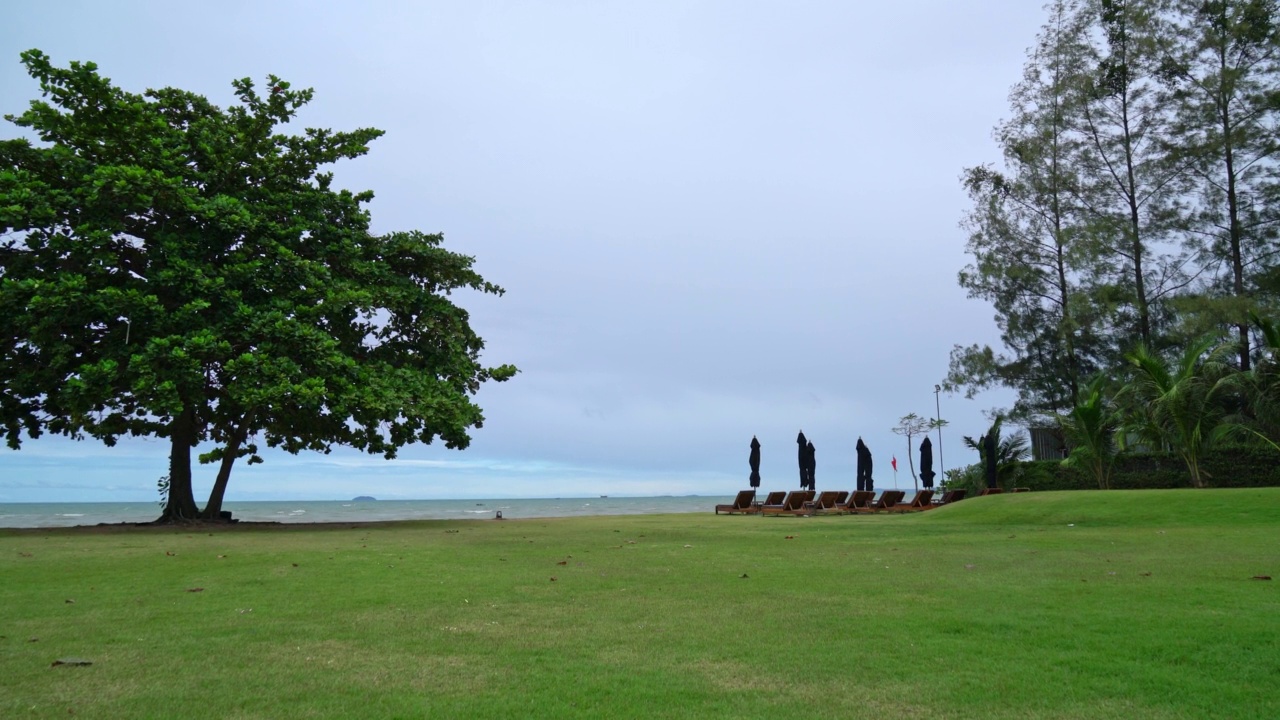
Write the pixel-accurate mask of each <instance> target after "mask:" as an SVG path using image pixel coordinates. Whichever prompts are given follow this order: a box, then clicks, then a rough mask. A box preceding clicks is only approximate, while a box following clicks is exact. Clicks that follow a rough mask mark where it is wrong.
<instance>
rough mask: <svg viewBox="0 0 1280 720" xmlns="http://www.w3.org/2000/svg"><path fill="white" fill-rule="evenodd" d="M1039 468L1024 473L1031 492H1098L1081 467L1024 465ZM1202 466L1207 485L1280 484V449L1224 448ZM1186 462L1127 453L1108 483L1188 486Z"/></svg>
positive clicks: (1164, 455) (1042, 462)
mask: <svg viewBox="0 0 1280 720" xmlns="http://www.w3.org/2000/svg"><path fill="white" fill-rule="evenodd" d="M1027 464H1028V465H1034V466H1038V469H1039V470H1041V472H1032V473H1027V474H1026V476H1025V477H1026V479H1025V481H1024V486H1025V487H1030V488H1031V489H1033V490H1096V489H1097V487H1098V483H1097V481H1096V480H1095V479H1094V478H1093V477H1092V476H1091V475H1089V474H1088V473H1087V472H1084V471H1083V469H1081V468H1072V467H1068V466H1065V465H1063V464H1062V462H1061V461H1058V460H1037V461H1034V462H1030V463H1027ZM1201 467H1202V468H1203V469H1204V473H1205V475H1206V477H1205V485H1206V486H1207V487H1219V488H1238V487H1275V486H1280V452H1277V451H1276V450H1275V449H1274V448H1268V447H1257V446H1230V447H1222V448H1218V449H1216V450H1213V451H1211V452H1209V453H1207V454H1206V455H1205V457H1204V460H1203V462H1202V463H1201ZM1191 486H1192V485H1191V475H1190V473H1189V472H1188V471H1187V466H1186V463H1184V462H1183V461H1182V459H1181V458H1179V457H1178V456H1177V455H1174V454H1173V453H1131V454H1124V455H1120V456H1119V457H1118V458H1116V464H1115V470H1114V473H1113V475H1112V477H1111V487H1112V488H1115V489H1118V490H1147V489H1153V488H1183V487H1191Z"/></svg>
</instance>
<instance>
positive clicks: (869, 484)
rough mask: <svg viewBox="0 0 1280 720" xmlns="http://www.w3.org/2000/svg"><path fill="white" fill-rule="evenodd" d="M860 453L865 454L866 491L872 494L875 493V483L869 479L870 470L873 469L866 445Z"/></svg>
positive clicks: (869, 449) (869, 451)
mask: <svg viewBox="0 0 1280 720" xmlns="http://www.w3.org/2000/svg"><path fill="white" fill-rule="evenodd" d="M862 452H864V453H866V455H867V487H866V489H867V490H870V491H872V492H875V489H876V481H875V480H874V479H873V478H872V477H871V470H872V467H873V463H872V462H871V448H869V447H867V446H866V445H863V446H862Z"/></svg>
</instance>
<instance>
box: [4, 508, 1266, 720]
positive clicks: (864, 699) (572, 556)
mask: <svg viewBox="0 0 1280 720" xmlns="http://www.w3.org/2000/svg"><path fill="white" fill-rule="evenodd" d="M1259 575H1262V576H1272V577H1276V578H1277V579H1276V580H1275V581H1265V580H1257V579H1254V576H1259ZM69 657H75V658H84V659H87V660H91V661H92V662H93V664H92V665H88V666H58V667H51V663H53V662H54V661H55V660H57V659H60V658H69ZM1278 679H1280V488H1268V489H1257V490H1243V489H1242V490H1169V491H1157V490H1149V491H1134V492H1125V491H1111V492H1105V493H1104V492H1072V493H1022V494H1016V495H1004V496H994V497H987V498H974V499H970V500H965V501H964V502H962V503H958V504H956V505H954V506H950V507H945V508H941V509H938V510H933V511H930V512H927V513H922V514H915V515H894V516H855V517H821V518H803V519H801V518H761V517H742V516H735V517H726V516H718V517H717V516H715V515H713V514H712V513H711V508H710V507H708V509H707V512H706V513H705V514H701V515H660V516H613V517H596V518H565V519H538V520H505V521H494V520H484V521H471V522H439V521H437V522H414V523H392V524H383V525H372V526H356V527H352V526H350V525H335V526H281V527H261V526H258V527H244V526H240V527H232V528H217V529H205V528H192V529H174V528H167V529H155V528H136V529H135V528H129V529H119V528H110V529H73V530H40V531H31V530H4V531H0V717H3V718H27V717H41V718H52V717H57V718H66V717H81V718H84V717H91V718H92V717H100V718H146V717H174V718H177V717H182V718H285V717H288V718H314V717H326V718H329V717H332V718H378V717H404V718H418V717H432V718H467V717H504V718H525V717H549V718H579V717H580V718H607V717H618V718H714V717H724V718H768V719H769V720H780V719H782V718H827V717H829V718H862V717H866V718H903V717H905V718H915V717H919V718H1064V719H1065V718H1126V719H1133V718H1210V717H1219V718H1277V717H1280V692H1278V690H1280V688H1278V687H1277V685H1278V683H1277V680H1278Z"/></svg>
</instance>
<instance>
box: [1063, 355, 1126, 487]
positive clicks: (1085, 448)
mask: <svg viewBox="0 0 1280 720" xmlns="http://www.w3.org/2000/svg"><path fill="white" fill-rule="evenodd" d="M1107 382H1108V380H1107V378H1106V376H1104V375H1098V376H1095V377H1094V378H1093V380H1091V381H1090V382H1089V384H1088V385H1086V386H1085V387H1084V388H1082V389H1081V391H1080V398H1079V399H1078V400H1077V401H1076V406H1075V408H1073V409H1072V411H1071V413H1070V414H1069V415H1063V416H1061V417H1060V418H1059V421H1058V422H1059V426H1060V427H1061V428H1062V432H1063V434H1064V435H1065V437H1066V440H1067V444H1068V446H1069V447H1070V448H1071V454H1070V456H1068V457H1067V459H1066V460H1064V461H1063V462H1064V463H1066V464H1067V465H1071V466H1084V467H1085V468H1087V469H1088V470H1089V472H1090V473H1092V474H1093V476H1094V478H1095V479H1096V480H1097V482H1098V488H1099V489H1102V490H1106V489H1108V488H1110V487H1111V466H1112V465H1113V464H1114V463H1115V457H1116V452H1117V447H1116V431H1117V430H1118V429H1119V427H1120V417H1119V416H1118V415H1117V413H1116V412H1115V409H1114V408H1113V407H1112V404H1111V402H1110V400H1109V399H1108V398H1107V397H1106V395H1105V393H1106V388H1107Z"/></svg>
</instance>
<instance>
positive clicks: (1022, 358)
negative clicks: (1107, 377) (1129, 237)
mask: <svg viewBox="0 0 1280 720" xmlns="http://www.w3.org/2000/svg"><path fill="white" fill-rule="evenodd" d="M1050 13H1051V17H1050V20H1049V21H1048V22H1047V23H1046V24H1045V27H1044V28H1043V29H1042V31H1041V33H1040V36H1039V38H1038V39H1037V43H1036V45H1035V47H1034V48H1033V49H1032V51H1031V52H1030V54H1029V57H1028V60H1027V64H1026V66H1025V67H1024V69H1023V78H1022V80H1021V82H1019V83H1018V84H1017V85H1015V86H1014V88H1013V90H1012V92H1011V93H1010V106H1011V109H1012V111H1013V114H1012V117H1011V118H1010V119H1009V120H1008V121H1006V122H1004V123H1002V124H1001V125H1000V126H999V127H998V128H997V130H996V139H997V140H998V141H999V143H1000V145H1001V148H1002V149H1003V151H1004V168H1003V169H996V168H992V167H988V166H979V167H975V168H969V169H968V170H966V171H965V173H964V176H963V181H964V185H965V188H966V190H968V192H969V196H970V199H971V200H972V202H973V209H972V210H971V211H970V212H969V213H968V214H967V215H966V217H965V219H964V222H963V223H962V226H963V227H964V228H965V230H967V231H968V233H969V242H968V247H967V251H968V252H969V254H970V255H971V256H972V257H973V262H972V263H971V264H970V265H968V266H967V267H965V268H964V269H963V270H962V271H961V272H960V275H959V281H960V286H961V287H963V288H965V290H967V291H968V293H969V296H970V297H976V298H981V299H984V300H987V301H989V302H991V303H992V305H993V306H994V309H995V312H996V323H997V325H998V326H999V327H1000V335H1001V340H1002V342H1003V345H1004V348H1003V349H1002V350H999V351H997V350H994V349H992V348H991V347H989V346H980V345H971V346H967V347H966V346H957V347H956V348H955V349H954V350H953V351H952V354H951V367H950V370H949V372H948V376H947V386H948V388H959V387H964V388H965V389H966V391H967V393H968V395H969V396H972V395H973V394H974V393H976V392H978V391H980V390H983V389H986V388H988V387H991V386H996V385H1003V386H1007V387H1011V388H1014V389H1016V390H1017V391H1018V400H1017V403H1016V404H1015V406H1014V408H1013V411H1012V413H1011V416H1012V417H1014V418H1016V419H1018V420H1020V421H1031V422H1036V421H1045V420H1046V419H1048V418H1054V417H1056V416H1057V415H1058V414H1059V413H1062V412H1065V411H1066V410H1067V409H1068V408H1070V407H1071V405H1072V403H1073V401H1074V399H1075V393H1076V388H1077V384H1078V382H1079V379H1080V378H1081V377H1084V376H1087V375H1089V374H1091V373H1092V372H1093V371H1094V370H1095V368H1096V367H1097V363H1098V354H1099V352H1100V348H1101V347H1102V346H1103V344H1104V341H1103V339H1102V334H1101V333H1100V332H1099V330H1100V327H1099V321H1100V317H1099V315H1098V313H1097V312H1096V311H1095V309H1094V308H1095V305H1096V304H1095V303H1094V302H1093V301H1092V300H1091V299H1090V282H1089V281H1090V278H1092V277H1093V276H1094V275H1095V274H1096V268H1097V264H1098V263H1097V258H1098V248H1097V246H1096V244H1095V243H1093V242H1092V241H1091V236H1090V233H1089V232H1088V228H1087V227H1086V225H1085V222H1084V220H1083V213H1084V208H1083V207H1082V206H1081V205H1080V203H1079V202H1078V198H1079V194H1080V178H1079V171H1078V168H1077V167H1076V164H1077V163H1076V158H1077V157H1078V156H1079V154H1080V152H1081V147H1080V146H1081V143H1082V142H1083V139H1082V138H1081V137H1080V136H1079V134H1078V133H1076V132H1074V131H1073V128H1074V125H1075V123H1074V122H1073V119H1072V118H1073V116H1074V115H1075V114H1077V113H1078V107H1077V105H1078V103H1077V102H1076V98H1077V95H1078V93H1076V92H1075V90H1074V84H1075V83H1076V81H1077V79H1078V78H1079V77H1080V75H1081V73H1082V72H1083V70H1082V67H1081V64H1082V63H1083V62H1084V58H1085V48H1084V46H1083V45H1082V44H1081V35H1082V33H1083V32H1084V26H1083V25H1082V24H1081V23H1082V21H1083V18H1084V17H1085V16H1084V14H1083V12H1082V10H1081V8H1080V6H1079V4H1078V3H1076V2H1070V1H1067V0H1060V1H1059V2H1055V3H1054V4H1053V5H1052V6H1051V7H1050Z"/></svg>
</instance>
